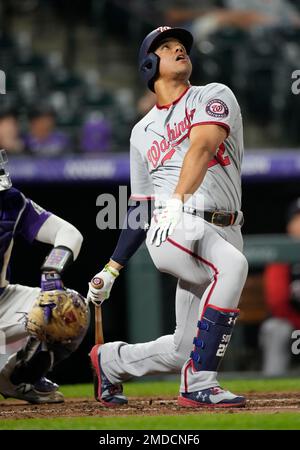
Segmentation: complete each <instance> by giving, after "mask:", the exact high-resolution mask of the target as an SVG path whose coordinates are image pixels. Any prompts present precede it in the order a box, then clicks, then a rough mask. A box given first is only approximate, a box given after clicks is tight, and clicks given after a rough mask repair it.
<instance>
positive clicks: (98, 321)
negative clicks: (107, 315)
mask: <svg viewBox="0 0 300 450" xmlns="http://www.w3.org/2000/svg"><path fill="white" fill-rule="evenodd" d="M95 343H96V344H100V345H102V344H104V337H103V325H102V310H101V305H99V306H95Z"/></svg>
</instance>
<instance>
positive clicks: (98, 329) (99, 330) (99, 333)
mask: <svg viewBox="0 0 300 450" xmlns="http://www.w3.org/2000/svg"><path fill="white" fill-rule="evenodd" d="M91 284H92V286H93V288H95V289H101V288H102V286H103V281H102V280H101V279H100V278H97V284H96V283H93V280H92V281H91ZM95 343H96V344H100V345H102V344H104V337H103V324H102V309H101V305H98V306H97V305H95Z"/></svg>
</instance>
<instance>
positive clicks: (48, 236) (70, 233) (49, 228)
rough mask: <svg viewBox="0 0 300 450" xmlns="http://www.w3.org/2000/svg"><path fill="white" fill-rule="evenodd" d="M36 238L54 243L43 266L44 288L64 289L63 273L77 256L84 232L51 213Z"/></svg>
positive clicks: (42, 280)
mask: <svg viewBox="0 0 300 450" xmlns="http://www.w3.org/2000/svg"><path fill="white" fill-rule="evenodd" d="M35 239H36V240H37V241H40V242H44V243H46V244H52V245H53V248H52V249H51V251H50V253H49V254H48V255H47V257H46V259H45V261H44V263H43V265H42V267H41V270H42V278H41V288H42V290H44V291H45V290H53V289H63V283H62V280H61V275H62V273H63V272H64V271H65V270H66V269H67V267H69V266H70V264H72V263H73V262H74V261H75V259H76V258H77V256H78V254H79V252H80V248H81V245H82V241H83V237H82V234H81V233H80V232H79V231H78V230H77V228H75V227H74V226H73V225H72V224H70V223H69V222H67V221H66V220H64V219H61V218H60V217H58V216H56V215H55V214H51V215H50V217H49V218H48V219H47V220H46V221H45V222H44V223H43V225H42V226H41V227H40V229H39V231H38V233H37V235H36V237H35Z"/></svg>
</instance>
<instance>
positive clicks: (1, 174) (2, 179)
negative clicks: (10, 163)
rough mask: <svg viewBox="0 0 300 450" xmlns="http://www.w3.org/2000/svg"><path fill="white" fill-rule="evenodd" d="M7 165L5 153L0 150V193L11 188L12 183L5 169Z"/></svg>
mask: <svg viewBox="0 0 300 450" xmlns="http://www.w3.org/2000/svg"><path fill="white" fill-rule="evenodd" d="M6 164H7V155H6V151H5V150H3V149H1V150H0V191H6V190H7V189H9V188H11V186H12V183H11V179H10V176H9V173H8V171H7V170H6V169H5V166H6Z"/></svg>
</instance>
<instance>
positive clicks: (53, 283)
mask: <svg viewBox="0 0 300 450" xmlns="http://www.w3.org/2000/svg"><path fill="white" fill-rule="evenodd" d="M73 261H74V256H73V252H72V251H71V250H70V249H69V248H68V247H64V246H62V245H59V246H57V247H54V248H53V249H52V250H51V252H50V253H49V255H48V256H47V257H46V259H45V261H44V263H43V265H42V267H41V270H42V277H41V289H42V291H54V290H56V289H58V290H61V289H64V285H63V282H62V280H61V274H62V273H63V271H64V270H65V269H66V268H67V267H68V266H69V265H70V264H72V263H73Z"/></svg>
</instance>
